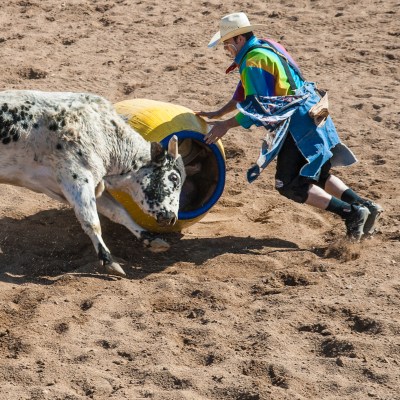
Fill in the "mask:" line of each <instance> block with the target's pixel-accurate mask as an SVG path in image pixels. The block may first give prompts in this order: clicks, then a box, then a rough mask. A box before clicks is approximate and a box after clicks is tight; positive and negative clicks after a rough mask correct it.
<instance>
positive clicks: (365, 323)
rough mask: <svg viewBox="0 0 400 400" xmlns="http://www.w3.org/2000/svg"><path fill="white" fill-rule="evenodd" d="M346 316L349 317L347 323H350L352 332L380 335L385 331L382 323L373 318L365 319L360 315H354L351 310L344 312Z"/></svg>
mask: <svg viewBox="0 0 400 400" xmlns="http://www.w3.org/2000/svg"><path fill="white" fill-rule="evenodd" d="M343 312H344V314H345V315H347V316H348V319H347V321H348V322H350V328H351V330H353V331H355V332H358V333H369V334H375V335H376V334H378V333H381V332H382V330H383V326H382V324H381V323H380V322H377V321H375V320H373V319H371V318H364V317H362V316H360V315H357V314H354V313H352V312H351V311H349V310H343Z"/></svg>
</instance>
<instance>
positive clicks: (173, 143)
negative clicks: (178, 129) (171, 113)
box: [168, 135, 179, 160]
mask: <svg viewBox="0 0 400 400" xmlns="http://www.w3.org/2000/svg"><path fill="white" fill-rule="evenodd" d="M168 154H169V155H170V156H172V157H173V158H174V160H176V159H177V158H178V157H179V153H178V138H177V136H176V135H174V136H172V138H171V139H170V140H169V142H168Z"/></svg>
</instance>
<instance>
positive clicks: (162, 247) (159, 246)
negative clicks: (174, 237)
mask: <svg viewBox="0 0 400 400" xmlns="http://www.w3.org/2000/svg"><path fill="white" fill-rule="evenodd" d="M170 247H171V246H170V245H169V244H168V243H167V242H166V241H165V240H162V239H160V238H157V239H154V240H152V241H150V243H149V250H150V251H152V252H153V253H162V252H163V251H167V250H169V248H170Z"/></svg>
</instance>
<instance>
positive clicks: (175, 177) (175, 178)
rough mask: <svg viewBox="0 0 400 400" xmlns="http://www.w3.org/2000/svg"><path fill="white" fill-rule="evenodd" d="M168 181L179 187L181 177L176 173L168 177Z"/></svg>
mask: <svg viewBox="0 0 400 400" xmlns="http://www.w3.org/2000/svg"><path fill="white" fill-rule="evenodd" d="M168 179H169V180H170V181H171V182H172V183H173V184H174V186H175V187H177V186H178V185H179V176H178V175H177V174H175V173H172V174H170V175H169V176H168Z"/></svg>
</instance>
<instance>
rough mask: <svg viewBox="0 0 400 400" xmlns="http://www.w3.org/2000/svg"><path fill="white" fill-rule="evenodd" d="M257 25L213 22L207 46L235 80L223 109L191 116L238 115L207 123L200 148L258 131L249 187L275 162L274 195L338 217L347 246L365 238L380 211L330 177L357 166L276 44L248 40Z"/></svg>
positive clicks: (322, 105)
mask: <svg viewBox="0 0 400 400" xmlns="http://www.w3.org/2000/svg"><path fill="white" fill-rule="evenodd" d="M262 26H263V25H251V24H250V22H249V20H248V18H247V16H246V14H244V13H242V12H240V13H234V14H229V15H226V16H225V17H223V18H222V19H221V20H220V30H219V31H218V32H217V33H216V34H215V35H214V36H213V38H212V39H211V41H210V43H209V44H208V47H210V48H213V47H215V46H217V45H218V43H220V42H223V46H224V50H225V51H226V53H227V54H228V55H229V56H230V57H231V58H232V59H233V63H232V64H231V66H230V67H229V68H228V70H227V73H229V72H231V71H233V70H235V69H238V70H239V73H240V81H239V83H238V86H237V88H236V91H235V93H234V95H233V97H232V99H231V100H229V102H228V103H227V104H225V105H224V106H223V107H222V108H220V109H219V110H217V111H212V112H204V111H200V112H198V113H197V114H198V115H199V116H203V117H206V118H208V119H218V118H220V117H222V116H223V115H225V114H227V113H229V112H232V111H234V110H235V108H237V109H238V111H239V112H238V113H237V114H236V115H235V116H234V117H232V118H229V119H225V120H220V121H213V122H210V124H211V125H212V128H211V130H210V132H209V133H208V134H207V135H206V136H205V141H206V143H208V144H211V143H215V142H216V141H217V140H218V139H220V138H222V137H223V136H224V135H225V134H226V133H227V132H228V130H229V129H231V128H233V127H237V126H239V125H240V126H242V127H243V128H246V129H248V128H250V127H251V126H252V125H256V126H263V127H265V129H266V131H267V133H266V137H265V139H264V140H263V145H262V148H261V151H260V155H259V158H258V160H257V163H256V164H255V165H254V166H252V167H251V168H250V169H249V170H248V172H247V179H248V181H249V182H253V181H254V180H255V179H256V178H257V177H258V176H259V174H260V173H261V171H262V170H263V169H264V168H266V166H267V165H268V164H269V163H270V162H271V161H272V160H273V159H274V158H275V157H277V164H276V174H275V188H276V189H277V190H278V192H279V193H280V194H282V195H283V196H285V197H287V198H289V199H291V200H293V201H295V202H298V203H306V204H309V205H312V206H314V207H317V208H320V209H322V210H327V211H330V212H333V213H335V214H337V215H339V216H340V217H341V218H342V219H343V220H344V222H345V225H346V228H347V237H348V238H349V239H350V240H351V241H359V240H360V239H361V237H362V236H363V235H365V236H370V235H372V234H373V233H374V230H375V223H376V220H377V218H378V216H379V214H380V213H381V212H382V208H381V207H380V206H379V205H378V204H375V203H374V202H372V201H370V200H367V199H364V198H361V197H360V196H358V195H357V194H356V193H355V192H354V191H353V190H352V189H350V188H349V187H348V186H347V185H346V184H345V183H344V182H342V181H341V180H340V179H339V178H338V177H336V176H334V175H332V174H330V172H329V171H330V169H331V167H337V166H345V165H351V164H353V163H354V162H356V161H357V160H356V158H355V157H354V155H353V153H352V152H351V151H350V150H349V149H348V148H347V147H346V146H345V145H344V144H342V143H341V142H340V139H339V137H338V134H337V132H336V128H335V125H334V124H333V121H332V119H331V117H330V116H329V112H328V107H327V105H328V103H327V94H326V93H325V94H324V93H320V92H319V91H318V90H317V89H316V86H315V84H314V83H312V82H308V81H306V80H305V79H304V78H303V76H302V74H301V72H300V69H299V67H298V66H297V64H296V63H295V62H294V60H293V59H292V57H291V56H290V55H289V54H288V52H287V51H286V50H285V49H284V47H282V46H281V45H280V44H279V43H277V42H275V41H272V40H270V39H268V40H266V39H258V38H257V37H256V36H254V34H253V30H254V29H257V28H261V27H262Z"/></svg>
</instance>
